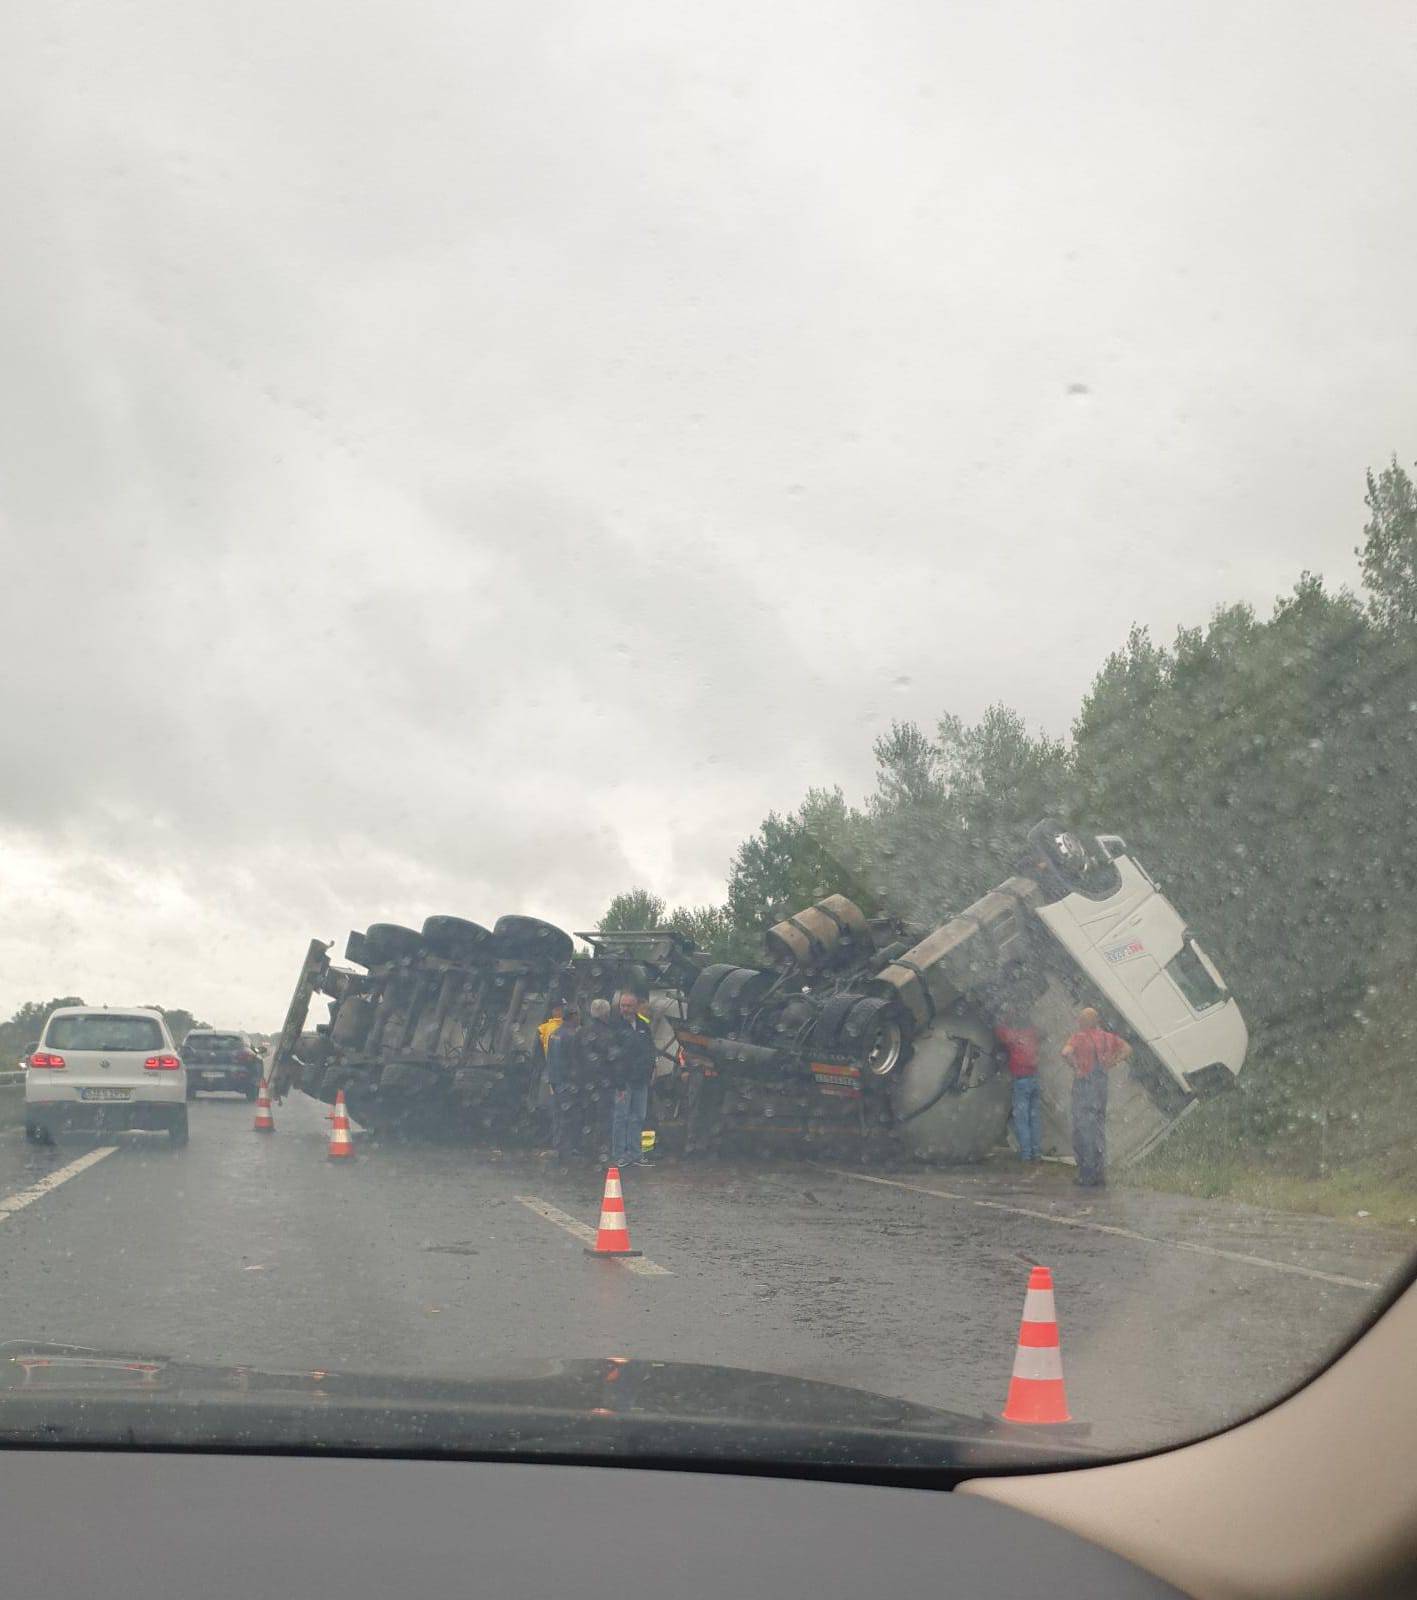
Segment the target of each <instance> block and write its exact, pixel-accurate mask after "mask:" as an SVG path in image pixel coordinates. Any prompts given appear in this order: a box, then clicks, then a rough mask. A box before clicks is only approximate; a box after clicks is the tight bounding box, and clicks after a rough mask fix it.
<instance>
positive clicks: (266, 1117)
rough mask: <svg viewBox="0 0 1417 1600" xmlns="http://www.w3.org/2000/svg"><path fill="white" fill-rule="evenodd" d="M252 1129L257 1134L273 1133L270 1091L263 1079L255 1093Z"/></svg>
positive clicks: (273, 1124) (274, 1123)
mask: <svg viewBox="0 0 1417 1600" xmlns="http://www.w3.org/2000/svg"><path fill="white" fill-rule="evenodd" d="M253 1126H254V1128H255V1131H256V1132H257V1133H274V1132H275V1131H276V1119H275V1118H274V1117H273V1116H272V1115H271V1090H270V1085H269V1084H268V1083H267V1082H266V1080H265V1079H264V1078H262V1079H261V1087H260V1089H259V1090H258V1091H257V1093H256V1121H255V1123H254V1125H253Z"/></svg>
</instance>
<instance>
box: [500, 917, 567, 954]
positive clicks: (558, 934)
mask: <svg viewBox="0 0 1417 1600" xmlns="http://www.w3.org/2000/svg"><path fill="white" fill-rule="evenodd" d="M492 933H493V936H494V938H495V939H496V943H497V954H498V955H499V956H505V957H506V958H507V959H508V960H511V961H546V962H550V963H551V964H553V965H559V964H560V963H561V962H563V961H569V960H570V959H571V956H572V955H573V954H574V953H575V948H576V947H575V944H574V942H573V941H572V939H571V936H570V934H569V933H563V932H562V931H561V929H560V928H557V927H555V926H554V925H553V924H552V923H549V922H542V921H541V920H540V919H539V918H538V917H515V916H513V917H498V918H497V921H496V922H495V923H494V924H493V926H492Z"/></svg>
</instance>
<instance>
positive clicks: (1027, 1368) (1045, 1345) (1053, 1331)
mask: <svg viewBox="0 0 1417 1600" xmlns="http://www.w3.org/2000/svg"><path fill="white" fill-rule="evenodd" d="M1003 1420H1004V1421H1005V1422H1024V1423H1028V1424H1030V1425H1032V1426H1034V1427H1037V1426H1040V1425H1041V1426H1044V1427H1046V1426H1048V1425H1050V1424H1052V1423H1058V1422H1071V1421H1072V1418H1071V1417H1070V1416H1069V1415H1068V1396H1067V1393H1066V1391H1065V1390H1064V1388H1063V1351H1062V1347H1061V1345H1060V1344H1059V1342H1058V1313H1057V1311H1056V1310H1055V1309H1054V1307H1053V1274H1052V1273H1051V1272H1049V1270H1048V1269H1047V1267H1035V1268H1034V1269H1033V1271H1032V1272H1031V1273H1030V1274H1029V1279H1028V1293H1027V1295H1026V1296H1025V1297H1024V1302H1023V1322H1022V1324H1021V1326H1020V1327H1019V1330H1018V1349H1017V1350H1016V1351H1015V1353H1014V1375H1013V1378H1012V1379H1011V1380H1010V1382H1009V1398H1008V1402H1007V1403H1006V1405H1005V1406H1004V1414H1003Z"/></svg>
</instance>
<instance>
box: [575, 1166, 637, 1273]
mask: <svg viewBox="0 0 1417 1600" xmlns="http://www.w3.org/2000/svg"><path fill="white" fill-rule="evenodd" d="M586 1254H587V1255H588V1256H638V1255H643V1254H644V1252H643V1251H642V1250H631V1248H630V1222H629V1218H628V1217H626V1215H625V1195H624V1192H623V1191H622V1189H621V1188H620V1169H619V1167H611V1168H610V1170H609V1171H608V1172H607V1173H606V1174H605V1198H604V1199H603V1200H602V1201H601V1202H600V1229H599V1231H598V1232H597V1233H596V1236H595V1248H594V1249H593V1250H592V1249H591V1248H590V1246H589V1245H587V1246H586Z"/></svg>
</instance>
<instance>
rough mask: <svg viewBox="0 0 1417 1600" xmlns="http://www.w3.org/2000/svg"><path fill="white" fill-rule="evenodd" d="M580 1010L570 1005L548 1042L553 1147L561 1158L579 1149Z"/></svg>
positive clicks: (548, 1079)
mask: <svg viewBox="0 0 1417 1600" xmlns="http://www.w3.org/2000/svg"><path fill="white" fill-rule="evenodd" d="M580 1053H581V1014H580V1011H579V1010H578V1009H577V1008H576V1007H575V1006H567V1007H566V1008H565V1010H564V1011H563V1012H562V1015H561V1025H560V1027H558V1028H557V1029H556V1030H555V1031H554V1032H553V1033H552V1034H551V1036H550V1038H549V1039H548V1040H547V1043H546V1083H547V1086H548V1088H549V1089H550V1090H551V1149H552V1151H553V1152H554V1154H555V1156H556V1159H557V1160H558V1161H565V1160H567V1159H568V1158H569V1157H570V1156H573V1155H574V1154H575V1153H576V1148H577V1145H578V1139H577V1135H578V1133H579V1131H580V1129H579V1126H578V1124H579V1122H580V1119H581V1116H582V1113H581V1109H580V1079H581V1061H580Z"/></svg>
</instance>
